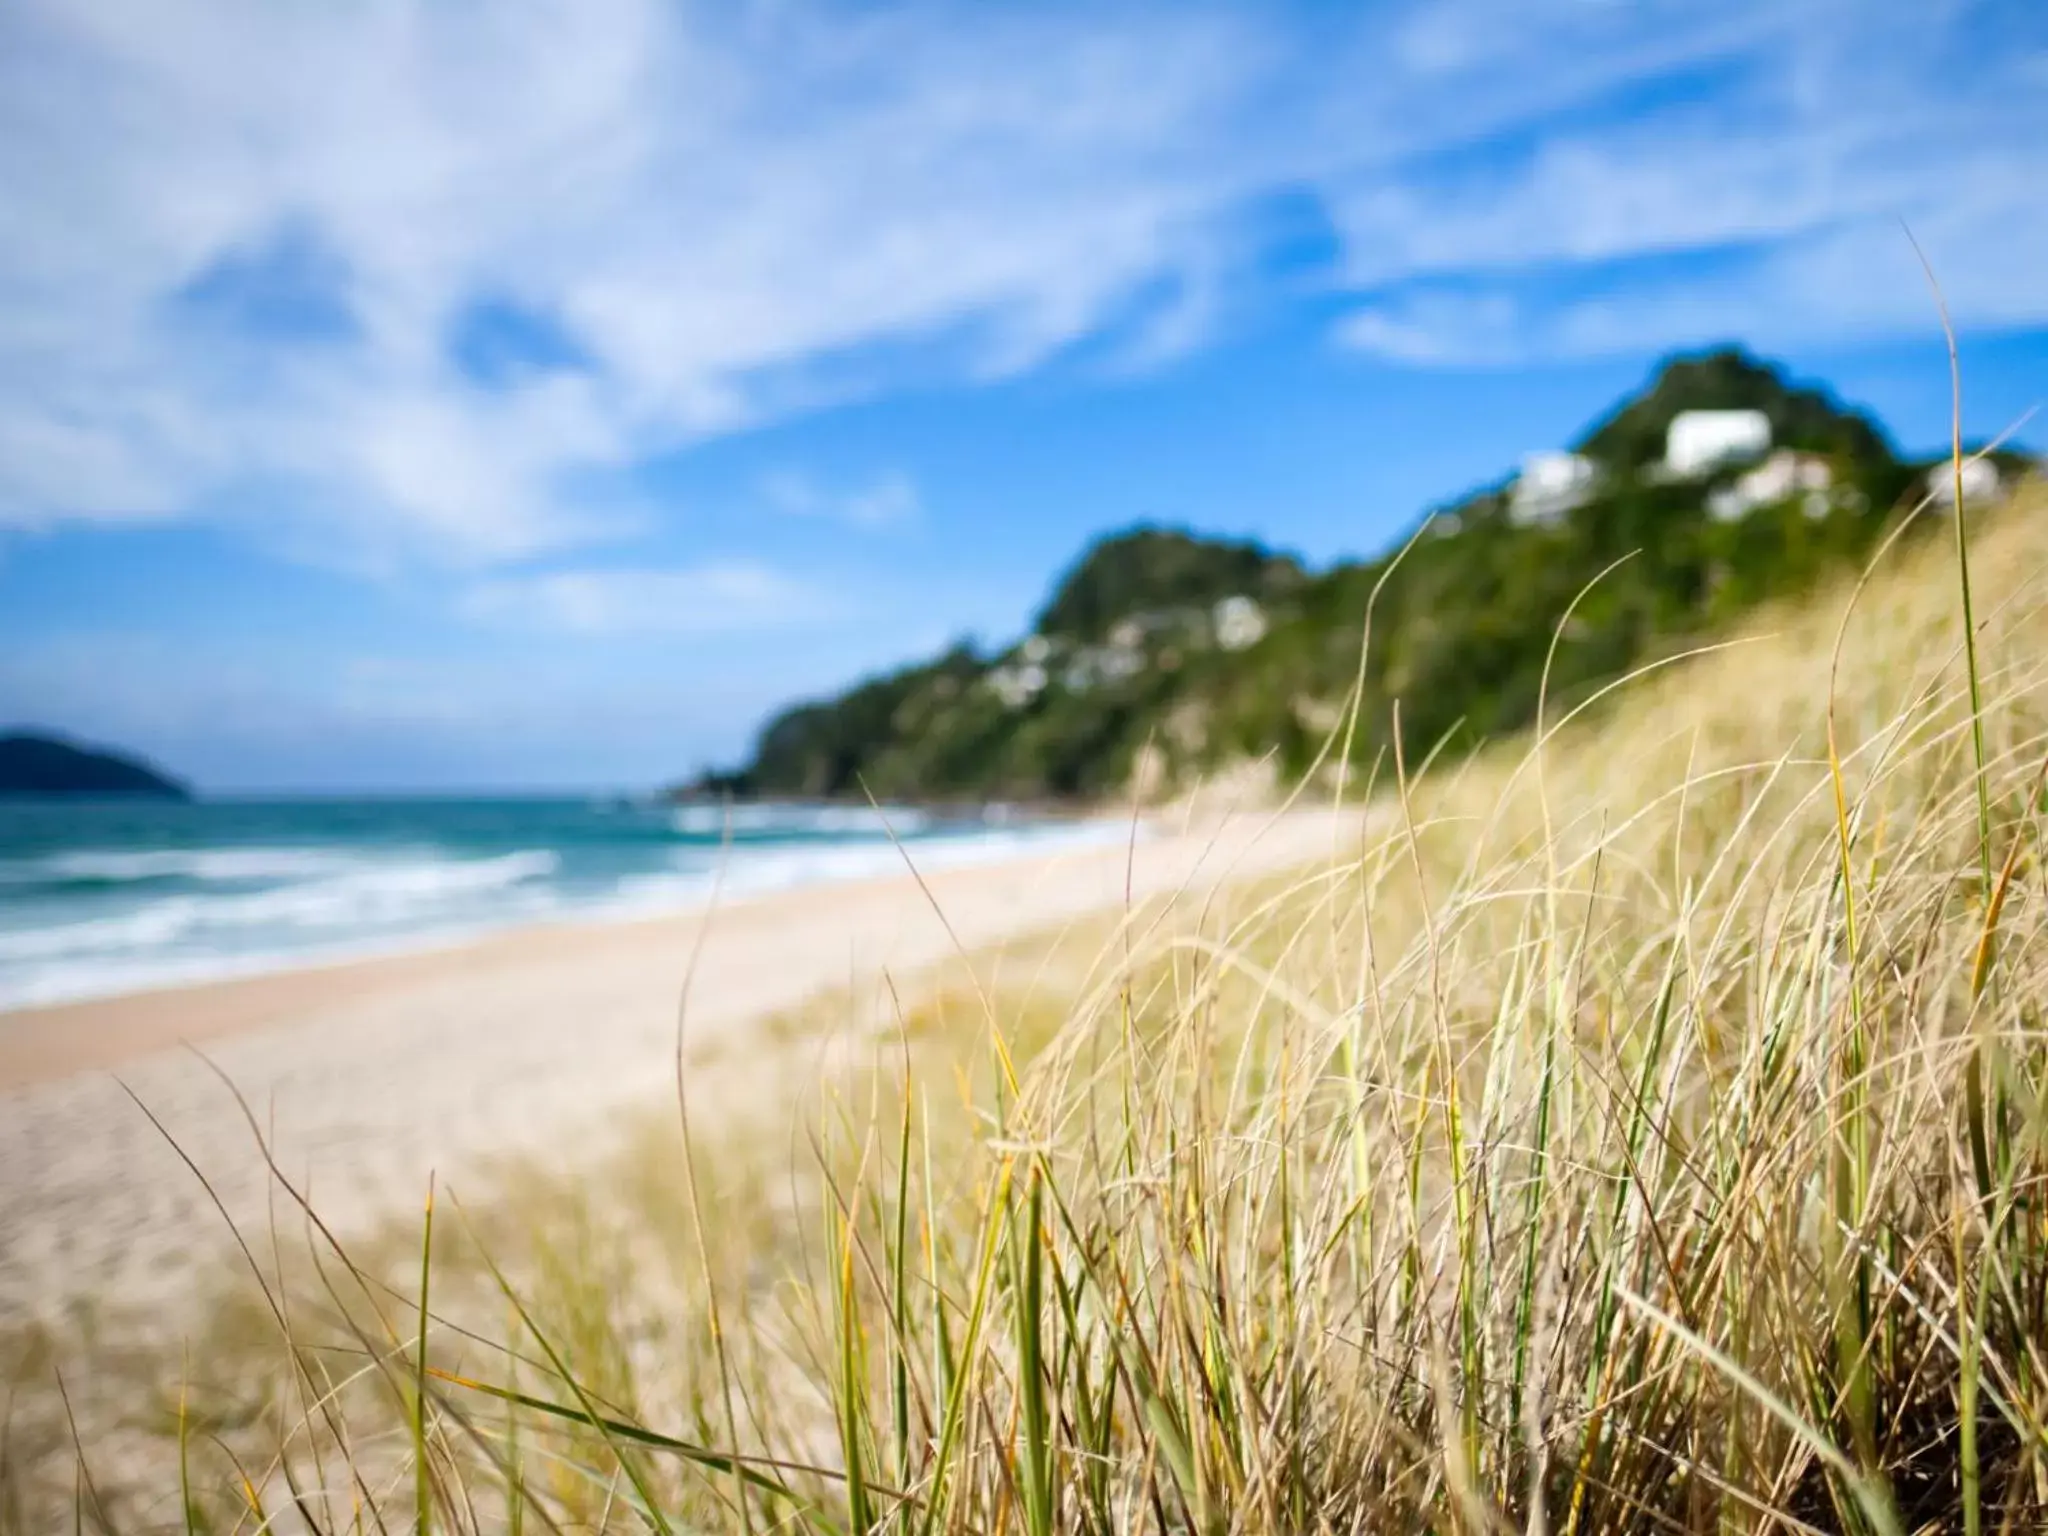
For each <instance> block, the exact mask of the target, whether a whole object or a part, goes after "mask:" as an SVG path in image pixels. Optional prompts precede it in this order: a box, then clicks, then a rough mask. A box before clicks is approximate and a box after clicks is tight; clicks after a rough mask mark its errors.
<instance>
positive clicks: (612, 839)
mask: <svg viewBox="0 0 2048 1536" xmlns="http://www.w3.org/2000/svg"><path fill="white" fill-rule="evenodd" d="M886 815H887V817H888V825H887V827H885V826H884V823H883V820H882V817H881V816H879V815H877V814H876V813H875V812H873V811H872V810H867V809H852V808H844V807H822V806H743V807H738V808H735V809H734V810H733V811H732V812H731V813H730V818H729V819H728V815H727V813H726V812H725V811H723V810H721V809H719V808H716V807H711V806H680V807H679V806H673V805H665V804H659V803H654V802H636V801H626V800H602V799H598V800H567V799H562V800H526V799H464V800H456V799H435V800H427V799H419V800H411V799H362V800H338V799H337V800H313V799H305V800H217V801H201V802H198V803H194V804H182V805H181V804H162V803H157V802H148V801H93V802H64V801H17V802H6V801H0V1008H10V1007H23V1006H26V1005H29V1004H33V1003H40V1002H57V1001H63V1000H67V999H74V998H81V997H93V996H103V995H106V994H109V993H116V992H125V991H132V990H136V989H139V988H143V987H150V986H159V985H164V984H167V983H173V982H180V981H192V980H200V979H204V978H207V977H212V976H220V975H231V974H242V973H248V972H254V971H262V970H274V969H281V968H287V967H290V966H293V965H303V964H309V963H315V962H319V961H322V960H330V959H340V958H345V957H347V956H350V955H356V954H364V953H375V952H379V951H387V950H395V949H406V948H417V947H430V946H432V945H435V944H441V943H447V942H451V941H454V940H458V939H461V938H464V937H468V936H471V935H475V934H478V933H484V932H488V931H491V930H493V929H499V928H506V927H514V926H518V925H520V924H526V923H535V922H552V921H561V920H573V919H580V918H603V917H609V916H628V915H635V914H648V913H655V912H660V911H664V910H673V909H677V908H682V907H688V906H691V905H693V904H695V903H698V902H701V901H702V900H704V899H705V898H706V897H707V896H708V895H709V893H710V891H711V889H712V884H713V881H714V879H715V878H716V876H717V874H718V871H719V868H720V866H721V863H722V864H723V867H724V889H725V891H726V892H727V893H729V894H733V895H744V894H747V893H750V892H757V891H762V890H767V889H774V888H778V887H785V886H792V885H802V884H811V883H816V882H822V881H831V880H844V879H857V878H860V877H861V876H864V875H872V874H879V873H887V872H889V871H891V870H894V869H900V868H901V867H902V864H903V856H902V854H901V853H899V852H898V851H897V849H896V848H895V847H894V846H893V845H892V844H891V842H890V838H889V831H890V829H893V830H894V832H895V834H896V836H897V837H898V838H899V839H901V841H902V842H903V843H904V845H905V846H906V848H907V849H908V850H909V851H910V853H911V855H912V857H913V858H914V859H915V860H916V862H917V863H918V864H919V866H920V867H925V866H931V867H938V866H943V865H948V864H958V863H965V862H974V861H977V860H982V859H988V858H995V857H1000V856H1002V855H1003V854H1005V853H1009V852H1014V851H1017V850H1020V849H1022V848H1026V847H1031V846H1035V845H1038V844H1044V843H1053V842H1061V841H1072V840H1075V839H1084V838H1094V837H1101V836H1104V835H1105V833H1104V832H1103V831H1102V830H1101V829H1099V828H1095V827H1089V826H1085V825H1073V824H1067V825H1060V824H1048V823H1035V824H1034V823H1026V822H1017V821H1009V820H1004V819H1001V818H998V817H993V816H963V817H955V818H947V817H939V816H935V815H930V814H927V813H922V812H918V811H913V810H907V809H906V810H891V811H888V812H887V813H886Z"/></svg>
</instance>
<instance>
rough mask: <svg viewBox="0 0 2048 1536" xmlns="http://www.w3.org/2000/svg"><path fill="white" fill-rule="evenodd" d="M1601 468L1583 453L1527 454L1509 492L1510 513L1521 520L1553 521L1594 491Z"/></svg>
mask: <svg viewBox="0 0 2048 1536" xmlns="http://www.w3.org/2000/svg"><path fill="white" fill-rule="evenodd" d="M1598 476H1599V471H1598V470H1597V469H1596V468H1595V467H1594V464H1593V461H1592V460H1591V459H1589V458H1587V457H1586V456H1585V455H1584V454H1581V453H1560V452H1557V451H1555V450H1546V451H1545V452H1542V453H1531V454H1527V455H1525V456H1524V457H1523V459H1522V472H1521V474H1519V475H1517V476H1516V477H1515V486H1514V489H1513V490H1512V491H1511V492H1509V494H1508V516H1509V517H1510V518H1512V519H1513V520H1514V521H1515V522H1518V523H1549V522H1555V521H1556V520H1557V519H1558V518H1560V517H1563V516H1564V515H1565V513H1567V512H1569V511H1571V509H1572V508H1573V507H1576V506H1578V505H1579V504H1580V503H1581V502H1583V501H1584V500H1585V499H1586V498H1587V497H1588V496H1590V495H1592V494H1593V483H1594V481H1595V480H1596V479H1597V478H1598Z"/></svg>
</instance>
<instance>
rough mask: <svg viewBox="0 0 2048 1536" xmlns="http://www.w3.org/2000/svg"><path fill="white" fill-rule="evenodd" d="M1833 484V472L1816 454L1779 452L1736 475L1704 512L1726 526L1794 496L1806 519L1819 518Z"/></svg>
mask: <svg viewBox="0 0 2048 1536" xmlns="http://www.w3.org/2000/svg"><path fill="white" fill-rule="evenodd" d="M1834 483H1835V472H1834V470H1833V468H1831V467H1830V466H1829V464H1828V461H1827V460H1826V459H1824V458H1822V457H1821V456H1820V455H1819V454H1817V453H1796V452H1794V451H1793V450H1792V449H1790V448H1780V449H1779V450H1778V451H1777V452H1776V453H1774V454H1772V455H1771V456H1770V457H1769V458H1768V459H1765V460H1764V461H1763V463H1761V464H1759V465H1757V467H1756V468H1755V469H1752V470H1750V471H1748V472H1747V473H1745V474H1742V475H1738V476H1737V477H1736V479H1735V483H1734V484H1733V485H1728V486H1723V487H1722V488H1721V489H1720V490H1718V491H1716V492H1714V494H1713V495H1711V496H1709V497H1708V498H1707V510H1708V511H1709V512H1711V513H1713V515H1714V516H1716V517H1718V518H1720V519H1722V520H1723V521H1724V522H1725V521H1728V520H1730V519H1733V518H1737V517H1741V516H1742V515H1743V514H1744V513H1745V512H1749V511H1751V510H1752V509H1754V508H1756V507H1768V506H1771V505H1773V504H1774V503H1776V502H1780V501H1790V500H1791V499H1792V498H1793V497H1795V496H1796V497H1798V498H1799V500H1800V506H1801V508H1802V510H1804V511H1805V513H1806V515H1807V516H1808V517H1821V516H1824V515H1825V514H1826V512H1827V510H1828V506H1829V500H1828V491H1829V489H1830V488H1831V487H1832V486H1833V485H1834Z"/></svg>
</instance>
